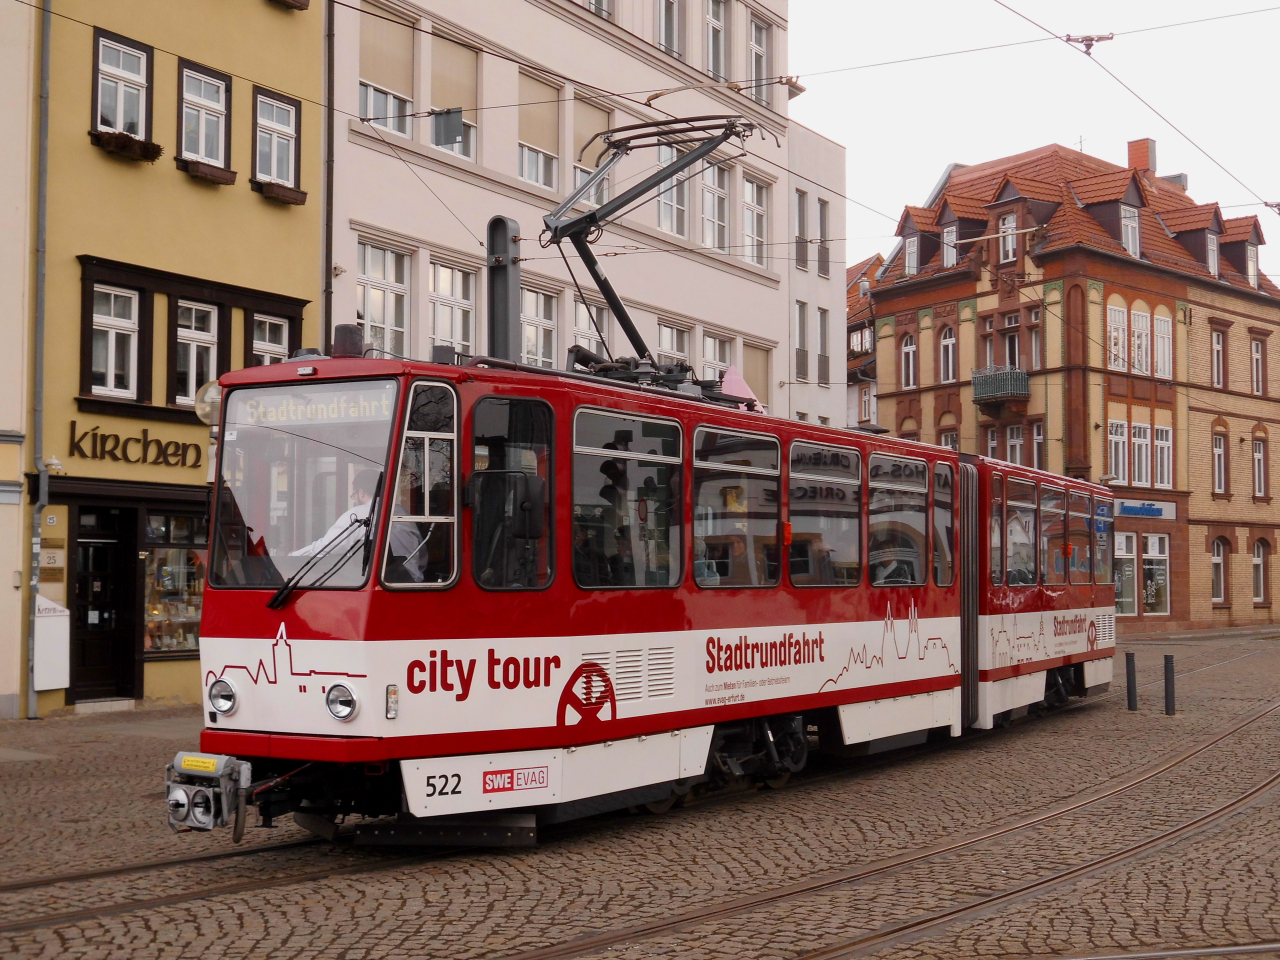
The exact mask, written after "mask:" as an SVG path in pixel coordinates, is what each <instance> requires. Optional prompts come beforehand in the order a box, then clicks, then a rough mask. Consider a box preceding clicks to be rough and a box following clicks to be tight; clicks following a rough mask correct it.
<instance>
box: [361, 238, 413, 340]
mask: <svg viewBox="0 0 1280 960" xmlns="http://www.w3.org/2000/svg"><path fill="white" fill-rule="evenodd" d="M356 273H357V277H356V323H357V324H358V325H359V326H360V328H361V329H362V330H363V331H364V339H365V342H366V343H368V344H369V345H370V346H372V347H375V348H377V349H378V350H385V351H387V352H388V353H392V354H395V355H396V356H398V357H403V356H404V355H405V352H404V345H405V332H406V328H407V325H408V321H409V255H408V254H405V253H400V252H398V251H395V250H388V249H386V248H384V247H378V246H374V245H373V244H371V243H361V244H359V245H358V246H357V248H356Z"/></svg>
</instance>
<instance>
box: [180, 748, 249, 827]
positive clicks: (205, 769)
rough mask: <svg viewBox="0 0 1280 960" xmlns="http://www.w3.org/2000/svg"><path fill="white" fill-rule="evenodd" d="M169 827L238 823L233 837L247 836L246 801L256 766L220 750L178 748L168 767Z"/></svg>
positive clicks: (217, 825)
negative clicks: (195, 750) (208, 751)
mask: <svg viewBox="0 0 1280 960" xmlns="http://www.w3.org/2000/svg"><path fill="white" fill-rule="evenodd" d="M164 782H165V793H166V799H167V802H168V808H169V829H171V830H172V831H173V832H174V833H182V832H183V831H185V830H200V831H208V830H212V829H213V828H214V827H226V826H231V825H233V824H234V835H233V839H234V840H235V842H236V843H239V842H240V840H241V838H242V837H243V836H244V823H245V801H246V794H247V793H248V789H249V784H250V783H252V782H253V767H252V765H251V764H250V763H249V762H248V761H247V760H239V759H237V758H235V757H228V756H224V755H222V754H217V753H192V752H190V751H187V750H182V751H179V752H178V755H177V756H176V757H174V758H173V763H171V764H169V765H168V766H167V767H165V769H164Z"/></svg>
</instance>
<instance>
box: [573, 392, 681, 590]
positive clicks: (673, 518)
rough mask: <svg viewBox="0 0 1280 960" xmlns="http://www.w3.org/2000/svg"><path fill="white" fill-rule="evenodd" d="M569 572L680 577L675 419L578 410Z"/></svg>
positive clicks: (613, 578)
mask: <svg viewBox="0 0 1280 960" xmlns="http://www.w3.org/2000/svg"><path fill="white" fill-rule="evenodd" d="M573 444H574V454H573V579H574V581H575V582H576V583H577V584H578V586H580V587H613V588H615V589H619V588H620V589H626V588H629V587H673V586H675V585H676V584H678V583H679V582H680V559H681V553H682V550H681V546H682V542H683V541H682V538H681V530H682V524H683V511H682V509H681V497H680V491H681V482H682V481H681V471H680V449H681V444H680V426H679V424H676V423H672V422H670V421H665V420H641V419H638V418H636V417H624V416H618V415H616V414H609V413H603V412H599V411H595V410H579V411H578V415H577V418H576V419H575V421H574V428H573Z"/></svg>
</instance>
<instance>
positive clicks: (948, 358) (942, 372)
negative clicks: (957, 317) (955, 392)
mask: <svg viewBox="0 0 1280 960" xmlns="http://www.w3.org/2000/svg"><path fill="white" fill-rule="evenodd" d="M938 374H939V376H938V379H939V380H941V381H942V382H943V383H955V381H956V332H955V331H954V330H952V329H951V328H950V327H947V329H945V330H943V331H942V338H941V339H940V341H939V346H938Z"/></svg>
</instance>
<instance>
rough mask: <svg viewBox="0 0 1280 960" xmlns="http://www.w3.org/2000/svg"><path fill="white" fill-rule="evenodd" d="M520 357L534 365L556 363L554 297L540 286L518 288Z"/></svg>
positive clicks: (541, 365) (524, 361)
mask: <svg viewBox="0 0 1280 960" xmlns="http://www.w3.org/2000/svg"><path fill="white" fill-rule="evenodd" d="M520 329H521V332H522V333H523V337H522V347H521V351H520V354H521V355H520V360H521V362H523V363H527V364H529V365H531V366H534V367H553V366H555V350H556V298H555V297H553V296H552V295H551V294H549V293H543V292H542V291H541V290H530V289H529V288H528V287H521V288H520Z"/></svg>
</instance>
